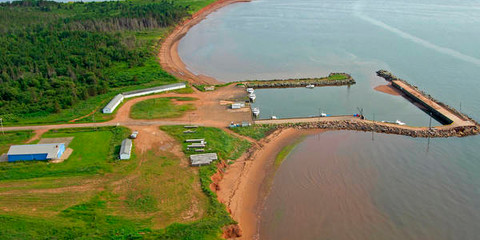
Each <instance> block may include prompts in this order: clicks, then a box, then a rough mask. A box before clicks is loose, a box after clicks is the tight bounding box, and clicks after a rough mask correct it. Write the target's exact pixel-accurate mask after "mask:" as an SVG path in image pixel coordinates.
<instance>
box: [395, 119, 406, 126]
mask: <svg viewBox="0 0 480 240" xmlns="http://www.w3.org/2000/svg"><path fill="white" fill-rule="evenodd" d="M395 123H396V124H398V125H402V126H403V125H407V124H406V123H404V122H402V121H400V120H397V121H395Z"/></svg>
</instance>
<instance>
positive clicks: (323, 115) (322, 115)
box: [320, 112, 328, 117]
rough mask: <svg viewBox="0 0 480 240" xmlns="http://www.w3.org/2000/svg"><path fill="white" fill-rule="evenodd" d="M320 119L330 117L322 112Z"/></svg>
mask: <svg viewBox="0 0 480 240" xmlns="http://www.w3.org/2000/svg"><path fill="white" fill-rule="evenodd" d="M320 117H328V114H326V113H324V112H322V113H320Z"/></svg>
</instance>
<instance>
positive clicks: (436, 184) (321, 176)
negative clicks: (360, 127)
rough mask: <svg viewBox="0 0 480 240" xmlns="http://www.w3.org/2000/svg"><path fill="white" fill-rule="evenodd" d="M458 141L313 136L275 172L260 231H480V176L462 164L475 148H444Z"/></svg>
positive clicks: (408, 234)
mask: <svg viewBox="0 0 480 240" xmlns="http://www.w3.org/2000/svg"><path fill="white" fill-rule="evenodd" d="M453 142H455V139H450V140H447V139H441V140H434V141H432V142H431V143H430V144H428V140H427V139H412V138H407V137H399V136H393V135H380V134H375V136H374V141H372V135H371V133H355V132H343V131H342V132H327V133H323V134H319V135H315V136H310V137H308V138H307V139H306V140H305V141H304V142H302V143H300V144H299V145H298V146H297V147H296V149H295V150H294V151H293V152H292V153H291V154H290V155H289V157H287V159H286V160H285V161H284V163H283V164H282V166H281V167H280V169H279V170H278V172H277V173H276V175H275V177H274V182H273V186H272V189H271V192H270V193H269V195H268V197H267V200H266V202H265V206H264V210H263V212H262V217H261V222H260V236H261V239H277V240H278V239H478V238H476V237H477V236H480V229H479V228H478V227H479V226H480V225H479V224H478V223H479V220H480V214H479V211H478V206H480V201H479V199H478V197H479V191H478V189H479V188H478V183H476V182H470V180H472V177H474V176H472V173H471V172H470V171H469V170H466V169H462V167H463V166H461V164H463V163H464V162H463V160H461V159H462V158H463V159H466V161H467V162H468V159H467V158H466V157H467V156H468V153H462V152H458V151H456V150H455V149H452V150H451V151H446V150H445V148H447V147H448V145H450V144H452V143H453ZM456 142H457V143H461V141H459V140H458V139H457V141H456ZM427 147H428V149H427ZM427 150H428V152H427ZM466 154H467V155H466ZM455 156H456V157H457V158H458V160H454V159H455ZM459 164H460V165H459ZM474 165H475V166H476V168H477V169H478V163H476V164H474ZM475 176H476V177H478V174H477V175H475Z"/></svg>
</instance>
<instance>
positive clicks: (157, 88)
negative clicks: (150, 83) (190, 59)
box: [123, 83, 186, 98]
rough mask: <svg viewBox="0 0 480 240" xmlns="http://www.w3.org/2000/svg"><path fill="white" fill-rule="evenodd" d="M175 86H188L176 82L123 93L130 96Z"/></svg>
mask: <svg viewBox="0 0 480 240" xmlns="http://www.w3.org/2000/svg"><path fill="white" fill-rule="evenodd" d="M174 87H186V84H185V83H174V84H168V85H163V86H159V87H153V88H145V89H140V90H134V91H130V92H124V93H123V95H124V96H126V97H127V98H128V96H129V95H135V94H138V93H144V92H152V91H153V92H155V91H162V90H165V89H169V88H174Z"/></svg>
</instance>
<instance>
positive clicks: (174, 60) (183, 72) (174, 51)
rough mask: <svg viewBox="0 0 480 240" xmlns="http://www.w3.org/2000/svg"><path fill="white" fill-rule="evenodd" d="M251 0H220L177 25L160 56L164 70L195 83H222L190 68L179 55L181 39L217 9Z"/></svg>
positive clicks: (162, 46)
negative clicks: (195, 72) (197, 73)
mask: <svg viewBox="0 0 480 240" xmlns="http://www.w3.org/2000/svg"><path fill="white" fill-rule="evenodd" d="M250 1H251V0H218V1H216V2H213V3H211V4H210V5H208V6H206V7H204V8H202V9H200V10H199V11H198V12H196V13H194V14H193V15H192V17H190V18H189V19H186V20H185V21H184V22H183V23H182V24H180V25H178V26H177V27H175V29H174V30H173V31H172V32H171V33H170V34H169V35H168V36H167V37H166V38H165V40H164V41H163V43H162V45H161V48H160V52H159V53H158V55H157V56H158V58H159V61H160V65H161V66H162V68H163V70H165V71H166V72H168V73H170V74H172V75H173V76H175V77H177V78H179V79H182V80H185V81H188V82H189V83H195V84H219V83H222V82H220V81H218V80H217V79H215V78H213V77H209V76H205V75H201V74H199V75H196V74H194V73H192V72H191V71H190V70H188V68H187V66H186V65H185V63H184V62H183V61H182V59H181V58H180V56H179V55H178V44H179V42H180V40H181V39H182V38H183V37H184V36H185V35H186V34H187V32H188V31H189V30H190V28H192V27H193V26H195V25H196V24H198V23H199V22H201V21H202V20H203V19H204V18H205V17H207V15H209V14H210V13H212V12H215V11H216V10H218V9H220V8H222V7H225V6H228V5H230V4H234V3H239V2H250Z"/></svg>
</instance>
